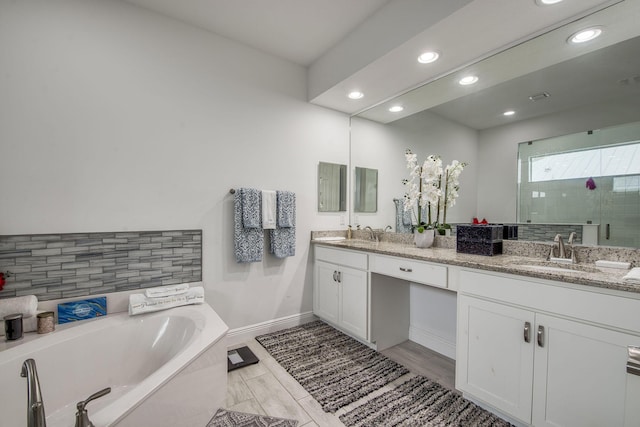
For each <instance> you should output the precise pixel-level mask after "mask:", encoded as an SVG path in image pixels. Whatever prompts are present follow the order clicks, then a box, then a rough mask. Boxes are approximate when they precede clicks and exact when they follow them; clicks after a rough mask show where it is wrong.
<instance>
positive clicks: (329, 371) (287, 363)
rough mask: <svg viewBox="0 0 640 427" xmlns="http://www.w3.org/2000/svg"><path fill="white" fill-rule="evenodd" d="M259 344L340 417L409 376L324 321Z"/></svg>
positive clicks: (260, 339)
mask: <svg viewBox="0 0 640 427" xmlns="http://www.w3.org/2000/svg"><path fill="white" fill-rule="evenodd" d="M256 340H257V341H258V342H259V343H260V344H262V346H263V347H264V348H265V349H266V350H267V351H268V352H269V354H271V355H272V356H273V357H274V358H275V359H276V361H277V362H278V363H279V364H280V365H281V366H282V367H283V368H284V369H285V370H286V371H287V372H289V373H290V374H291V375H292V376H293V377H294V378H295V379H296V380H297V381H298V382H299V383H300V384H301V385H302V387H304V388H305V390H307V391H308V392H309V394H311V396H313V397H314V398H315V399H316V400H317V401H318V402H319V403H320V405H321V406H322V409H323V410H324V411H325V412H336V411H337V410H338V409H340V408H341V407H343V406H346V405H348V404H350V403H353V402H355V401H356V400H358V399H360V398H361V397H364V396H366V395H368V394H369V393H371V392H373V391H375V390H378V389H380V388H382V387H383V386H385V385H386V384H388V383H390V382H392V381H393V380H395V379H397V378H399V377H401V376H402V375H404V374H407V373H408V372H409V371H408V370H407V369H406V368H405V367H404V366H402V365H400V364H398V363H396V362H394V361H392V360H391V359H388V358H387V357H385V356H383V355H382V354H380V353H378V352H376V351H374V350H372V349H370V348H369V347H367V346H365V345H364V344H361V343H360V342H358V341H356V340H355V339H353V338H351V337H349V336H347V335H345V334H343V333H342V332H340V331H338V330H336V329H334V328H332V327H331V326H329V325H327V324H326V323H324V322H321V321H316V322H311V323H307V324H304V325H302V326H297V327H295V328H290V329H285V330H282V331H278V332H275V333H271V334H266V335H261V336H259V337H256Z"/></svg>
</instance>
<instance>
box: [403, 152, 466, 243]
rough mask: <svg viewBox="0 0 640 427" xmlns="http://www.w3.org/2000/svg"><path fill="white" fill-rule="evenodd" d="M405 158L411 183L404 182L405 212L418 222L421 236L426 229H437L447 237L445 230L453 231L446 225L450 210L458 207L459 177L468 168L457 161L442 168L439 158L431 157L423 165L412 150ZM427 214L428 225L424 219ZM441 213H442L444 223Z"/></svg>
mask: <svg viewBox="0 0 640 427" xmlns="http://www.w3.org/2000/svg"><path fill="white" fill-rule="evenodd" d="M405 158H406V160H407V169H409V179H404V180H402V183H403V184H404V185H405V187H406V188H407V193H406V194H405V196H404V210H405V211H411V212H412V213H413V216H414V217H415V218H416V219H417V227H416V229H417V230H418V232H419V233H422V232H424V230H425V229H433V228H436V229H438V230H439V231H441V233H442V234H444V230H445V229H446V228H451V227H450V226H448V224H447V223H446V222H447V208H449V207H452V206H454V205H455V203H456V199H457V198H458V191H459V189H460V182H459V178H460V174H461V173H462V170H463V169H464V167H465V166H466V165H467V164H466V163H461V162H459V161H457V160H454V161H453V162H452V163H451V164H450V165H447V166H445V167H444V168H443V166H442V160H441V159H440V157H439V156H435V155H430V156H428V157H427V158H426V160H425V161H424V162H423V163H422V164H421V165H420V164H418V158H417V156H416V154H414V153H413V152H411V150H409V149H407V151H406V152H405ZM416 207H417V215H416V212H415V208H416ZM425 212H426V214H427V222H424V220H423V218H422V216H423V213H425ZM440 213H442V223H441V222H440ZM433 216H435V221H434V220H433V219H434V218H433Z"/></svg>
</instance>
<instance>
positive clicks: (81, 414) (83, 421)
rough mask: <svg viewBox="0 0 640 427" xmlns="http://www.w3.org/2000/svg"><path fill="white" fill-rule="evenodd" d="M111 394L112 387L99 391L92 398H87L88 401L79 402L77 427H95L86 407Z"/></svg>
mask: <svg viewBox="0 0 640 427" xmlns="http://www.w3.org/2000/svg"><path fill="white" fill-rule="evenodd" d="M109 393H111V387H107V388H104V389H102V390H100V391H97V392H95V393H93V394H92V395H91V396H89V397H87V399H86V400H84V401H82V402H78V405H77V408H78V412H76V427H93V423H92V422H91V421H90V420H89V414H88V413H87V410H86V409H85V406H87V404H88V403H89V402H91V401H92V400H95V399H97V398H99V397H102V396H104V395H105V394H109Z"/></svg>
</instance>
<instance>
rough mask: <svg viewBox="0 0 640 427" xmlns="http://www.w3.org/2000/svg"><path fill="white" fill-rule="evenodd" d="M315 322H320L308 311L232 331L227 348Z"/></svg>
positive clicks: (228, 333) (228, 337)
mask: <svg viewBox="0 0 640 427" xmlns="http://www.w3.org/2000/svg"><path fill="white" fill-rule="evenodd" d="M314 320H318V318H317V317H316V316H315V315H314V314H313V312H312V311H307V312H305V313H299V314H294V315H291V316H285V317H280V318H278V319H272V320H268V321H266V322H261V323H256V324H253V325H249V326H243V327H241V328H236V329H231V330H229V332H227V346H229V347H232V346H235V345H238V344H242V343H244V342H247V341H250V340H252V339H254V338H255V337H257V336H258V335H263V334H268V333H270V332H276V331H279V330H281V329H287V328H293V327H294V326H300V325H302V324H305V323H309V322H313V321H314Z"/></svg>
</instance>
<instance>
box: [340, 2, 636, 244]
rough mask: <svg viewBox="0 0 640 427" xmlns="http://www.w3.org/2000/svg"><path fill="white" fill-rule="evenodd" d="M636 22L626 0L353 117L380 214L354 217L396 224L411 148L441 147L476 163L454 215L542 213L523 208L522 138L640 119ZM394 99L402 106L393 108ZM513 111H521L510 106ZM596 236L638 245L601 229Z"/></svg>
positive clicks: (491, 217) (448, 155)
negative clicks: (586, 35) (586, 36)
mask: <svg viewBox="0 0 640 427" xmlns="http://www.w3.org/2000/svg"><path fill="white" fill-rule="evenodd" d="M637 22H640V2H629V1H623V2H619V3H616V4H613V5H612V6H609V7H607V8H605V9H603V10H600V11H598V12H596V13H593V14H591V15H589V16H586V17H584V18H582V19H579V20H576V21H573V22H571V23H568V24H566V25H565V26H563V27H560V28H557V29H555V30H553V31H549V32H547V33H545V34H542V35H540V36H538V37H535V38H533V39H531V40H529V41H526V42H524V43H521V44H519V45H517V46H515V47H512V48H510V49H507V50H505V51H503V52H501V53H498V54H496V55H494V56H491V57H489V58H487V59H484V60H482V61H480V62H477V63H474V64H471V65H469V66H467V67H465V68H464V69H460V70H456V71H454V72H451V73H450V74H448V75H446V76H444V77H442V78H440V79H438V80H435V81H433V82H429V83H428V84H425V85H423V86H421V87H419V88H417V89H414V90H412V91H410V92H407V93H406V94H403V95H400V96H398V97H396V98H395V99H392V100H389V101H387V102H384V103H381V104H379V105H376V106H374V107H372V108H370V109H368V110H366V111H364V112H361V113H360V114H358V115H356V116H354V117H352V119H351V132H352V133H351V161H352V164H367V165H371V167H375V168H376V169H378V171H379V172H378V173H379V177H380V179H379V183H378V211H377V213H376V215H371V216H367V217H366V218H365V219H366V221H367V223H366V224H364V223H363V222H362V219H363V218H362V216H359V215H357V214H356V213H355V212H351V214H350V222H351V223H352V224H357V223H358V222H360V223H361V224H362V225H371V226H372V227H385V226H386V225H392V226H393V225H394V224H395V218H396V213H397V212H396V209H395V205H394V202H393V200H394V199H398V198H402V196H403V194H404V188H403V186H402V184H401V181H402V179H403V178H405V177H406V176H405V175H406V174H407V170H406V167H405V161H404V155H403V154H404V151H405V149H407V148H410V149H412V151H413V152H414V153H416V154H418V158H419V159H422V158H424V156H426V155H429V154H438V155H440V156H441V157H442V159H443V162H445V163H449V162H451V161H452V160H454V159H456V160H459V161H465V162H468V163H469V166H468V167H467V168H465V170H464V172H463V174H462V175H461V177H460V197H459V199H458V202H457V203H456V206H455V207H454V208H452V210H451V211H449V212H448V222H451V223H461V222H469V221H471V219H472V218H473V217H474V216H477V217H479V218H483V217H486V218H487V220H488V221H490V222H496V223H522V224H523V225H526V224H527V222H526V221H528V220H530V221H531V223H533V222H534V221H536V218H533V217H531V218H526V219H525V218H524V217H522V216H521V218H519V217H518V201H519V198H518V179H519V178H518V145H519V143H521V142H523V141H535V140H542V139H549V138H555V137H559V136H562V135H568V134H576V133H586V132H587V131H589V130H593V131H594V134H595V133H596V131H598V130H601V129H604V128H609V127H612V126H619V125H623V124H626V123H634V122H638V120H639V118H640V116H639V115H638V114H639V113H638V112H639V111H640V25H637ZM593 25H599V26H600V27H601V28H602V29H603V32H602V35H601V36H600V37H599V38H598V39H596V40H594V41H592V42H590V43H583V44H582V45H579V46H578V45H571V44H569V43H567V39H568V38H569V36H570V35H571V34H573V33H575V32H576V31H577V30H580V29H583V28H586V27H589V26H593ZM467 73H473V74H475V75H477V76H478V77H479V81H478V83H477V84H476V85H474V86H475V87H465V88H461V87H460V85H459V84H458V83H457V81H458V80H459V79H460V77H461V76H462V75H464V74H467ZM394 105H400V106H402V107H403V108H404V110H403V111H402V112H400V113H391V112H390V111H389V108H390V107H391V106H394ZM507 110H512V111H514V112H515V114H513V115H511V116H505V115H503V113H504V112H505V111H507ZM585 147H586V146H585ZM579 148H581V147H576V149H579ZM583 148H584V147H583ZM596 184H597V183H596ZM584 185H585V182H584V180H583V181H582V186H583V187H584ZM603 185H604V184H603ZM607 215H608V214H607V213H604V214H603V216H602V217H601V218H600V219H598V220H595V219H591V221H600V222H601V223H602V224H613V222H612V221H613V220H612V218H611V216H612V215H615V212H612V213H611V214H610V216H609V217H607ZM636 215H640V213H638V211H637V209H636ZM582 220H585V221H586V218H583V219H581V220H580V221H582ZM394 228H395V227H394ZM603 232H604V231H603ZM599 243H600V244H604V245H624V246H634V247H637V246H639V244H638V242H637V241H635V243H633V242H613V241H611V240H609V241H607V240H606V239H604V238H602V239H600V242H599Z"/></svg>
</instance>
